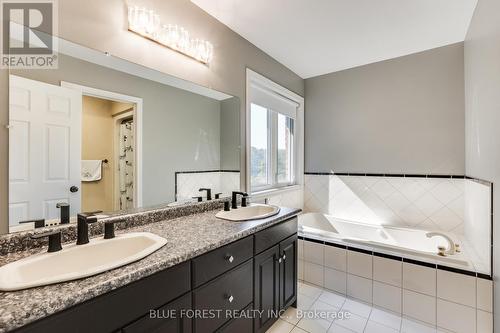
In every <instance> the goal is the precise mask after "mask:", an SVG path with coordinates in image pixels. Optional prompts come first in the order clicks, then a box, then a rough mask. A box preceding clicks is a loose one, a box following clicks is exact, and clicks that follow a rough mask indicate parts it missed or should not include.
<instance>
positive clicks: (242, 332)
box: [217, 304, 253, 333]
mask: <svg viewBox="0 0 500 333" xmlns="http://www.w3.org/2000/svg"><path fill="white" fill-rule="evenodd" d="M252 308H253V304H250V305H249V306H248V307H247V308H246V309H245V310H243V311H252ZM234 332H238V333H252V332H253V318H251V317H247V318H245V317H243V316H242V317H240V318H234V319H232V320H231V321H230V322H228V323H227V324H225V325H224V326H222V327H221V328H219V329H218V330H217V333H234Z"/></svg>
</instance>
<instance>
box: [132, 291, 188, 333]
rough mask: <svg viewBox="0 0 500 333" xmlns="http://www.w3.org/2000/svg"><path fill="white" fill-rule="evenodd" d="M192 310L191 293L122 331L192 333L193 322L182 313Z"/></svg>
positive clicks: (137, 332) (135, 332) (133, 332)
mask: <svg viewBox="0 0 500 333" xmlns="http://www.w3.org/2000/svg"><path fill="white" fill-rule="evenodd" d="M190 308H191V293H188V294H186V295H184V296H182V297H180V298H178V299H176V300H175V301H172V302H170V303H168V304H167V305H165V306H162V307H161V308H160V309H158V310H156V311H154V312H151V313H149V314H147V315H146V316H144V317H142V318H141V319H139V320H137V321H135V322H133V323H132V324H130V325H128V326H126V327H124V328H123V329H122V332H123V333H191V332H192V320H191V319H189V318H188V317H187V316H185V315H184V313H182V310H189V309H190Z"/></svg>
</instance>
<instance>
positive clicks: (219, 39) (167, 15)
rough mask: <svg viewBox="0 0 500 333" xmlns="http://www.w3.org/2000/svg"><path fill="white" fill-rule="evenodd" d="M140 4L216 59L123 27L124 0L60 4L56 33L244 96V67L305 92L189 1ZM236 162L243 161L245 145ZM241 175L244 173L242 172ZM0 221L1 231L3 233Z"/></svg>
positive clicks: (1, 161)
mask: <svg viewBox="0 0 500 333" xmlns="http://www.w3.org/2000/svg"><path fill="white" fill-rule="evenodd" d="M140 5H141V6H147V7H149V8H154V9H155V10H156V11H157V12H158V13H159V14H160V16H161V17H162V20H163V21H165V22H167V23H174V24H175V23H176V24H179V25H182V26H183V27H185V28H186V29H188V30H189V31H190V33H191V34H192V35H193V36H197V37H198V38H203V39H207V40H209V41H211V42H212V43H213V45H214V59H213V61H212V63H211V64H210V66H204V65H202V64H200V63H198V62H196V61H194V60H192V59H189V58H187V57H185V56H183V55H181V54H178V53H176V52H173V51H171V50H168V49H166V48H164V47H162V46H160V45H157V44H155V43H152V42H150V41H148V40H146V39H144V38H142V37H139V36H137V35H135V34H133V33H130V32H128V31H127V9H126V4H125V1H123V0H106V1H102V0H87V1H85V5H84V6H82V2H81V1H80V0H64V1H59V2H58V7H59V8H58V9H59V10H58V14H59V18H60V19H59V25H58V30H59V33H58V35H59V36H60V37H62V38H64V39H67V40H70V41H72V42H75V43H78V44H81V45H84V46H87V47H90V48H93V49H96V50H100V51H108V52H110V53H111V54H113V55H115V56H118V57H120V58H124V59H126V60H129V61H132V62H135V63H138V64H141V65H144V66H147V67H151V68H154V69H157V70H159V71H162V72H164V73H169V74H171V75H175V76H177V77H180V78H183V79H186V80H188V81H193V82H195V83H198V84H200V85H203V86H206V87H210V88H213V89H216V90H220V91H224V92H226V93H228V94H230V95H233V96H237V97H239V98H240V101H244V100H245V68H246V67H249V68H252V69H253V70H255V71H257V72H260V73H263V74H265V75H266V76H267V77H269V78H270V79H271V80H273V81H275V82H278V83H279V84H281V85H282V86H285V87H287V88H288V89H290V90H292V91H294V92H296V93H297V94H299V95H302V96H303V95H304V80H302V79H301V78H300V77H299V76H298V75H296V74H295V73H293V72H292V71H290V70H289V69H288V68H286V67H285V66H283V65H282V64H280V63H279V62H278V61H276V60H274V59H273V58H271V57H270V56H268V55H267V54H265V53H264V52H263V51H261V50H260V49H258V48H257V47H255V46H254V45H253V44H251V43H250V42H248V41H247V40H245V39H244V38H243V37H241V36H240V35H238V34H236V33H235V32H234V31H232V30H230V29H229V28H228V27H226V26H225V25H224V24H222V23H220V22H219V21H217V20H216V19H215V18H213V17H212V16H210V15H208V14H207V13H206V12H204V11H203V10H201V9H200V8H199V7H197V6H196V5H194V4H193V3H192V2H191V1H189V0H169V1H165V0H144V1H141V2H140ZM0 72H1V73H2V74H3V75H1V78H0V124H1V125H6V124H7V122H8V101H7V91H8V89H7V87H8V85H7V76H6V75H5V74H4V73H5V72H6V71H5V70H0ZM244 108H245V103H241V102H240V112H241V115H243V116H242V117H241V119H242V121H241V122H240V128H241V132H240V136H241V140H242V141H241V142H242V143H243V144H244V143H245V124H244V121H243V119H245V118H244V110H245V109H244ZM7 141H8V132H7V129H6V128H5V127H4V126H0V220H4V219H6V215H5V212H6V211H7V202H8V199H7V195H8V192H7V191H8V179H7V172H8V142H7ZM240 161H241V162H242V164H241V165H242V166H244V165H245V155H244V149H241V152H240ZM241 175H242V177H244V173H243V172H242V173H241ZM3 225H4V223H1V221H0V234H1V233H5V232H7V229H6V227H2V226H3Z"/></svg>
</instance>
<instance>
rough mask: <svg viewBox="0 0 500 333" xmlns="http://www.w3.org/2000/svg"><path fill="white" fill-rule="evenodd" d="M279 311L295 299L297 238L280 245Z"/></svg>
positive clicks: (291, 238) (288, 239)
mask: <svg viewBox="0 0 500 333" xmlns="http://www.w3.org/2000/svg"><path fill="white" fill-rule="evenodd" d="M280 256H281V263H280V265H279V266H280V288H279V289H280V293H279V294H280V309H284V308H286V307H288V306H290V305H291V304H292V303H294V302H295V300H296V299H297V236H296V235H295V236H292V237H289V238H287V239H285V240H284V241H282V242H281V243H280Z"/></svg>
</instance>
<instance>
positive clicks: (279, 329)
mask: <svg viewBox="0 0 500 333" xmlns="http://www.w3.org/2000/svg"><path fill="white" fill-rule="evenodd" d="M292 330H293V325H292V324H290V323H287V322H286V321H284V320H281V319H278V320H277V321H276V322H275V323H274V324H273V326H271V327H270V328H269V329H268V330H267V331H266V333H290V332H291V331H292Z"/></svg>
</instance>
